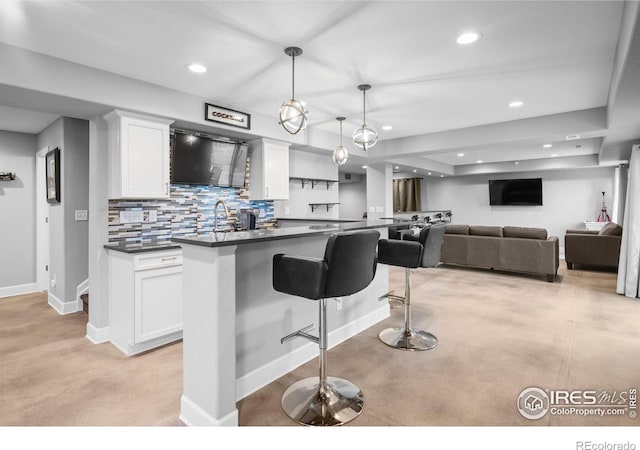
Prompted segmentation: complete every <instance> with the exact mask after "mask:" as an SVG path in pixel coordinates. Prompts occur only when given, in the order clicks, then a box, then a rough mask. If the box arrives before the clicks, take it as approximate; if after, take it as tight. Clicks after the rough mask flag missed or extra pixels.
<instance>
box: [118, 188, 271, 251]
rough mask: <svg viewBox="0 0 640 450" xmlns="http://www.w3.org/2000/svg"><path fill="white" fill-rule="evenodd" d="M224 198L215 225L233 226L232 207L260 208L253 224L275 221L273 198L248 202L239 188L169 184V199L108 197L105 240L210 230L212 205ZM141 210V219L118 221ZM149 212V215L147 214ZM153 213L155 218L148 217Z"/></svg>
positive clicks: (151, 238)
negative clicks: (151, 220) (124, 212)
mask: <svg viewBox="0 0 640 450" xmlns="http://www.w3.org/2000/svg"><path fill="white" fill-rule="evenodd" d="M218 200H224V202H225V204H226V205H227V208H228V209H229V219H228V221H227V220H225V219H224V213H223V211H222V209H223V208H222V207H221V206H220V207H219V209H218V213H219V215H218V226H219V227H222V226H234V224H235V221H236V219H235V216H236V214H235V213H236V210H238V209H242V208H252V209H257V210H259V211H260V215H259V216H258V219H257V220H256V226H257V227H266V226H271V225H273V224H274V223H275V218H274V213H273V201H251V200H249V199H248V196H247V191H246V190H245V189H239V188H225V187H217V186H194V185H186V184H172V185H171V198H170V199H169V200H109V243H116V242H121V241H125V242H130V243H146V242H154V241H162V240H169V239H171V237H172V236H185V235H195V234H203V233H211V232H212V231H213V224H214V217H215V216H214V205H215V203H216V201H218ZM122 211H141V212H142V213H143V217H144V221H143V222H136V223H120V212H122ZM150 212H151V214H149V213H150ZM152 212H155V214H156V221H155V222H150V221H149V220H148V218H149V217H150V216H151V217H153V213H152Z"/></svg>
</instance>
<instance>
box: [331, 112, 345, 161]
mask: <svg viewBox="0 0 640 450" xmlns="http://www.w3.org/2000/svg"><path fill="white" fill-rule="evenodd" d="M345 119H346V117H336V120H337V121H338V122H340V145H338V147H336V149H335V150H334V151H333V162H334V163H336V164H337V165H338V166H342V165H344V164H345V163H346V162H347V159H349V152H348V151H347V149H346V148H345V146H344V145H342V121H343V120H345Z"/></svg>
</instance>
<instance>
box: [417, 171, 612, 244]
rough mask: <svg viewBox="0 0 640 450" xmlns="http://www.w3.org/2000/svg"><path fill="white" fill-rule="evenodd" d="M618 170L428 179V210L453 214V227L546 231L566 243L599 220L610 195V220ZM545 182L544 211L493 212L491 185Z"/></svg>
mask: <svg viewBox="0 0 640 450" xmlns="http://www.w3.org/2000/svg"><path fill="white" fill-rule="evenodd" d="M613 173H614V168H613V167H598V168H590V169H575V170H549V171H541V172H520V173H510V174H508V173H501V174H492V175H474V176H461V177H447V178H429V177H425V178H424V179H423V180H422V181H423V184H422V187H423V191H422V201H423V208H424V207H425V206H426V208H427V209H441V208H442V209H451V210H452V213H453V222H454V223H461V224H465V223H466V224H476V225H513V226H531V227H540V228H546V229H547V232H548V233H549V234H550V235H552V236H558V238H560V246H561V247H564V234H565V231H566V230H567V229H569V228H583V229H584V224H583V222H584V221H585V220H595V219H596V217H597V216H598V213H599V211H600V205H601V203H602V194H601V191H605V192H606V195H605V200H606V202H607V206H608V211H609V214H611V206H612V197H613ZM509 178H542V202H543V205H542V206H490V205H489V185H488V180H489V179H509Z"/></svg>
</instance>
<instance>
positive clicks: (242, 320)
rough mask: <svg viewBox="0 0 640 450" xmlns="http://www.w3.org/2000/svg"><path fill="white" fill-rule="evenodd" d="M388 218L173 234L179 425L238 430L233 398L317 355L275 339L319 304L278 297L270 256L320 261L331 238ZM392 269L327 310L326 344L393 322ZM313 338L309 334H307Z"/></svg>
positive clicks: (304, 345)
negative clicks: (179, 334)
mask: <svg viewBox="0 0 640 450" xmlns="http://www.w3.org/2000/svg"><path fill="white" fill-rule="evenodd" d="M394 223H395V221H393V220H368V221H358V222H329V221H327V223H323V224H314V225H305V226H299V227H286V228H273V229H264V230H251V231H241V232H227V233H212V234H208V235H199V236H193V237H188V236H187V237H180V238H174V239H172V241H174V242H176V243H179V244H180V245H181V246H182V250H183V301H184V308H183V368H184V369H183V378H184V381H183V382H184V389H183V394H182V398H181V407H180V419H181V420H182V421H183V422H184V423H185V424H187V425H201V426H202V425H209V426H211V425H237V424H238V410H237V408H236V401H237V400H240V399H242V398H244V397H246V396H247V395H249V394H251V393H253V392H255V391H256V390H258V389H260V388H261V387H263V386H265V385H267V384H268V383H270V382H272V381H274V380H276V379H277V378H279V377H281V376H283V375H285V374H286V373H288V372H290V371H291V370H293V369H295V368H296V367H298V366H300V365H301V364H304V363H305V362H307V361H309V360H311V359H313V358H315V357H316V356H317V354H318V348H317V345H316V344H313V343H310V342H308V341H306V340H302V339H294V340H291V341H287V342H285V343H284V344H281V343H280V338H282V337H283V336H286V335H288V334H290V333H292V332H294V331H296V330H299V329H301V328H303V327H306V326H308V325H311V324H315V323H316V320H317V303H316V302H315V301H313V300H307V299H304V298H299V297H295V296H291V295H286V294H282V293H280V292H276V291H275V290H274V289H273V287H272V260H273V255H275V254H277V253H285V254H290V255H299V256H310V257H316V258H322V256H323V255H324V251H325V246H326V243H327V239H328V238H329V236H330V235H331V234H334V233H337V232H342V231H349V230H363V229H377V230H378V231H379V232H380V237H381V238H385V237H386V236H387V227H389V226H391V225H393V224H394ZM387 291H388V270H387V267H386V266H384V265H379V266H378V270H377V272H376V276H375V278H374V280H373V282H372V283H371V284H370V285H369V286H368V287H367V288H366V289H364V290H362V291H361V292H358V293H356V294H354V295H351V296H349V297H346V298H344V299H343V301H342V302H341V304H340V306H341V308H340V309H339V308H338V306H337V305H336V307H330V308H328V317H327V324H328V327H329V347H330V348H331V347H333V346H335V345H337V344H338V343H340V342H342V341H344V340H346V339H348V338H349V337H351V336H353V335H355V334H357V333H359V332H361V331H363V330H365V329H366V328H368V327H370V326H372V325H374V324H376V323H377V322H379V321H381V320H383V319H384V318H386V317H388V316H389V305H388V303H387V302H383V301H380V300H379V299H380V297H381V296H382V295H384V294H385V293H386V292H387ZM312 333H313V332H312Z"/></svg>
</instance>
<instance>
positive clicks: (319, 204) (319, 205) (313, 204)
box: [309, 203, 340, 212]
mask: <svg viewBox="0 0 640 450" xmlns="http://www.w3.org/2000/svg"><path fill="white" fill-rule="evenodd" d="M339 204H340V203H309V206H311V212H314V211H315V210H316V209H317V208H319V207H321V206H326V207H327V211H329V208H331V207H333V205H339Z"/></svg>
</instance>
